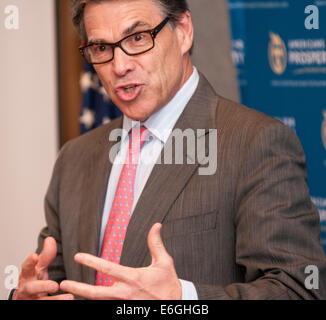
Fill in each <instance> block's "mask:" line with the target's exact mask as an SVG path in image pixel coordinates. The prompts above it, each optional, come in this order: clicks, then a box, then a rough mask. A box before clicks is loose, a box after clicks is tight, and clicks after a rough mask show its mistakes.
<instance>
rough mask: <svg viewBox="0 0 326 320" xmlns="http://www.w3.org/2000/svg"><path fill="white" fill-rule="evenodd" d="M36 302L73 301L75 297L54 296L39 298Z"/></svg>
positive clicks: (67, 295)
mask: <svg viewBox="0 0 326 320" xmlns="http://www.w3.org/2000/svg"><path fill="white" fill-rule="evenodd" d="M37 300H75V297H74V296H73V295H72V294H58V295H56V296H46V297H41V298H38V299H37Z"/></svg>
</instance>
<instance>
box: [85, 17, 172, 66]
mask: <svg viewBox="0 0 326 320" xmlns="http://www.w3.org/2000/svg"><path fill="white" fill-rule="evenodd" d="M169 19H170V18H169V17H167V18H165V19H164V20H163V21H162V22H161V23H160V24H159V25H158V26H157V27H155V28H154V29H150V30H145V31H140V32H136V33H133V34H131V35H129V36H127V37H125V38H123V39H121V40H120V41H118V42H116V43H105V42H99V43H91V44H89V45H86V46H82V47H80V48H79V52H80V53H81V55H82V56H83V57H84V58H85V59H86V61H87V62H89V63H91V64H102V63H107V62H110V61H112V60H113V59H114V49H115V48H116V47H119V48H120V49H121V50H122V51H123V52H124V53H125V54H127V55H129V56H135V55H138V54H142V53H145V52H147V51H149V50H152V49H153V48H154V46H155V41H154V39H155V38H156V36H157V34H158V33H159V32H160V31H161V30H162V29H163V28H164V26H165V25H166V24H167V22H168V21H169Z"/></svg>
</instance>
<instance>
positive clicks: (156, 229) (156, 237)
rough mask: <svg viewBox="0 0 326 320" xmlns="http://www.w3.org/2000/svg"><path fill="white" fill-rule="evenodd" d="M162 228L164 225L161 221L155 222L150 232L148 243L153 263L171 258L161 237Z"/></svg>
mask: <svg viewBox="0 0 326 320" xmlns="http://www.w3.org/2000/svg"><path fill="white" fill-rule="evenodd" d="M161 228H162V225H161V224H160V223H155V224H154V225H153V226H152V228H151V230H150V231H149V233H148V237H147V244H148V248H149V251H150V254H151V257H152V263H157V262H159V261H163V260H165V259H166V258H169V259H170V255H169V254H168V252H167V251H166V249H165V247H164V244H163V241H162V238H161V234H160V230H161Z"/></svg>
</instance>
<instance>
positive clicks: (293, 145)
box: [195, 124, 326, 300]
mask: <svg viewBox="0 0 326 320" xmlns="http://www.w3.org/2000/svg"><path fill="white" fill-rule="evenodd" d="M256 132H257V131H256ZM249 140H250V141H249ZM248 141H249V142H248V144H247V145H249V147H248V148H245V149H246V151H244V157H243V158H242V159H243V160H242V164H241V172H240V176H239V181H238V185H237V196H236V206H235V208H236V213H235V218H234V225H235V232H236V263H237V264H238V265H240V266H243V267H244V268H245V270H246V272H245V283H233V284H231V285H228V286H226V287H222V286H215V285H203V284H198V283H195V286H196V289H197V292H198V297H199V299H282V300H283V299H325V297H326V284H325V281H326V280H325V279H326V257H325V254H324V251H323V248H322V245H321V240H320V220H319V214H318V211H317V210H316V208H315V207H314V205H313V204H312V202H311V200H310V196H309V190H308V187H307V183H306V168H305V156H304V153H303V150H302V147H301V144H300V142H299V140H298V139H297V137H296V135H295V133H294V132H293V131H292V130H291V129H289V128H287V127H285V126H284V125H282V124H277V125H275V124H273V125H271V126H269V127H267V128H262V129H261V130H259V133H258V134H257V133H256V134H255V135H252V136H251V137H248ZM309 265H314V266H317V268H318V270H319V274H318V275H317V276H319V279H318V280H319V281H318V289H310V290H309V289H307V288H306V287H305V279H306V277H308V275H309V274H306V273H305V270H306V267H307V266H309Z"/></svg>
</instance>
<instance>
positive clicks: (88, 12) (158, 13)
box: [84, 0, 163, 41]
mask: <svg viewBox="0 0 326 320" xmlns="http://www.w3.org/2000/svg"><path fill="white" fill-rule="evenodd" d="M162 17H163V12H162V9H161V7H160V5H159V3H158V2H157V1H156V0H107V1H102V2H91V3H88V4H87V5H86V7H85V12H84V23H85V29H86V33H87V37H88V40H94V39H97V38H103V39H107V40H108V41H109V40H110V41H116V40H119V39H120V38H121V36H122V35H125V33H128V30H129V29H130V28H131V27H132V26H133V25H135V24H137V25H138V26H139V28H144V27H147V28H152V27H154V26H156V24H157V23H159V22H160V20H161V19H162ZM134 31H137V29H135V30H134Z"/></svg>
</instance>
